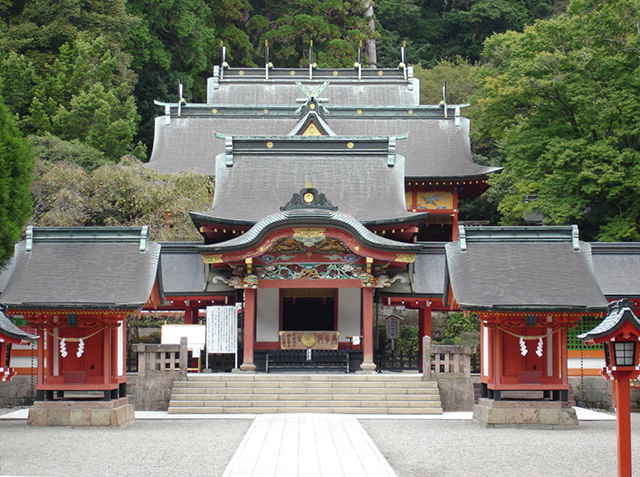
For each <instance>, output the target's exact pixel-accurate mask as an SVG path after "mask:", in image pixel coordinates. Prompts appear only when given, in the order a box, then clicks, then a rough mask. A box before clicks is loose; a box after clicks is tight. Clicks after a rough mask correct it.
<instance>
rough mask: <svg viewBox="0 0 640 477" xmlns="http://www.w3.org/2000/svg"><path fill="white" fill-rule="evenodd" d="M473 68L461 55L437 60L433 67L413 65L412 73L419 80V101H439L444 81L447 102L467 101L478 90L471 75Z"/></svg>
mask: <svg viewBox="0 0 640 477" xmlns="http://www.w3.org/2000/svg"><path fill="white" fill-rule="evenodd" d="M474 68H475V67H474V66H473V65H472V64H471V63H469V62H468V61H466V60H464V59H463V58H461V57H457V58H455V60H454V61H449V60H442V61H439V62H438V63H437V64H436V66H434V67H433V68H422V67H421V66H420V65H418V66H414V69H413V75H414V76H415V77H416V78H418V79H419V80H420V103H421V104H438V103H440V101H442V87H443V86H444V83H445V81H446V82H447V102H448V103H449V104H465V103H468V102H469V101H470V100H471V97H472V96H473V95H474V94H475V93H476V92H477V90H478V84H477V83H476V81H475V79H474V78H473V76H472V75H471V72H472V71H473V69H474Z"/></svg>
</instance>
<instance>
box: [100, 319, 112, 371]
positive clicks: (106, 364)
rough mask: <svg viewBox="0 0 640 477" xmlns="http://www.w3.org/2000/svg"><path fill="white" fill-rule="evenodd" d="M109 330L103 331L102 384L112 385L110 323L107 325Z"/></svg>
mask: <svg viewBox="0 0 640 477" xmlns="http://www.w3.org/2000/svg"><path fill="white" fill-rule="evenodd" d="M106 325H107V328H105V329H104V330H102V382H103V384H110V383H111V370H110V369H109V368H110V367H111V357H110V356H109V354H110V353H109V352H110V351H111V328H109V322H107V323H106Z"/></svg>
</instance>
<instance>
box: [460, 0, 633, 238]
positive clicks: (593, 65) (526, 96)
mask: <svg viewBox="0 0 640 477" xmlns="http://www.w3.org/2000/svg"><path fill="white" fill-rule="evenodd" d="M638 17H640V6H638V4H637V2H634V1H631V0H618V1H608V2H594V1H588V0H576V1H574V2H573V3H572V4H571V5H570V7H569V10H568V14H567V15H562V16H559V17H558V18H556V19H554V20H550V21H544V22H538V23H536V24H535V25H534V26H532V27H529V28H527V29H526V30H525V31H524V33H515V32H508V33H505V34H501V35H496V36H494V37H492V38H491V39H490V40H488V41H487V43H486V45H485V55H486V56H487V59H488V61H489V64H488V65H486V66H485V67H483V68H481V69H479V70H478V71H477V80H478V81H479V82H480V84H481V87H482V91H481V93H479V94H478V96H477V98H476V99H475V103H476V104H477V107H476V108H475V112H474V114H473V117H474V119H475V120H476V126H477V127H478V133H477V134H478V137H480V138H482V139H484V140H491V141H493V142H494V144H495V145H496V146H497V147H498V149H499V151H500V153H501V154H502V156H503V158H504V159H503V160H504V164H505V166H506V168H505V172H504V173H503V174H501V175H499V176H495V177H493V178H492V180H491V183H492V184H493V185H494V186H497V187H499V188H501V189H502V191H503V192H504V196H503V197H502V199H501V201H500V205H499V210H500V212H501V213H502V215H503V223H504V224H519V223H521V222H522V217H523V214H525V213H540V214H543V215H544V216H545V223H547V224H559V225H560V224H571V223H577V224H578V225H579V226H580V230H581V238H583V239H585V240H607V241H622V240H634V241H635V240H640V226H639V225H638V224H639V223H640V200H638V188H637V184H638V181H639V180H640V120H639V119H638V114H637V112H638V110H640V95H639V93H640V57H639V52H640V36H639V35H638V31H637V25H636V24H637V19H638ZM527 196H529V197H531V196H533V198H535V200H526V199H527Z"/></svg>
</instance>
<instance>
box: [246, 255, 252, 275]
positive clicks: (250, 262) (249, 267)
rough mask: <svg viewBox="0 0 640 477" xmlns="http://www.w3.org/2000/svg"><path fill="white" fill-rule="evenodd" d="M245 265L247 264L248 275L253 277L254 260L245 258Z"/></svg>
mask: <svg viewBox="0 0 640 477" xmlns="http://www.w3.org/2000/svg"><path fill="white" fill-rule="evenodd" d="M244 263H246V264H247V275H251V274H252V273H253V271H252V269H251V265H253V258H245V259H244Z"/></svg>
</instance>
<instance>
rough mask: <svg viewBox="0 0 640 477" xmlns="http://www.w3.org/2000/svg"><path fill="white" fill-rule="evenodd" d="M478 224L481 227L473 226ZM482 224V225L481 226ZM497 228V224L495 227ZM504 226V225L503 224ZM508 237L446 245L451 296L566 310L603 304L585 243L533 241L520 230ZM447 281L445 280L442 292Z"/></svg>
mask: <svg viewBox="0 0 640 477" xmlns="http://www.w3.org/2000/svg"><path fill="white" fill-rule="evenodd" d="M478 229H479V230H482V229H483V228H478ZM484 229H488V228H484ZM496 229H497V228H496ZM506 229H508V228H507V227H505V228H503V230H506ZM523 230H524V228H518V232H519V233H520V236H519V237H518V238H516V239H515V240H514V241H509V240H508V239H505V237H504V236H503V237H500V238H499V241H497V242H496V241H493V242H492V241H491V240H490V239H486V240H482V241H479V242H473V241H471V240H470V237H467V241H468V243H467V245H468V246H467V250H466V251H463V250H461V243H460V242H452V243H448V244H447V245H446V258H447V270H446V271H447V278H446V280H449V281H450V283H451V286H452V288H453V294H454V296H455V299H456V301H457V302H458V304H459V305H460V307H461V308H462V309H468V310H523V311H535V310H539V311H544V310H554V311H570V310H590V311H602V310H605V309H606V306H607V301H606V299H605V298H604V296H603V295H602V292H601V291H600V287H599V285H598V282H597V281H596V277H595V274H594V271H593V264H592V262H591V247H590V245H589V244H588V243H585V242H579V250H578V251H576V250H575V249H574V246H573V245H572V241H571V239H570V238H569V240H568V241H564V240H562V241H553V240H547V241H544V242H541V241H538V240H537V237H535V233H538V232H539V231H540V230H541V228H540V227H538V228H532V229H531V230H532V234H534V235H533V236H532V238H531V240H526V238H525V237H524V236H523V235H522V232H523ZM447 288H448V284H447V281H445V290H444V292H445V294H446V293H447Z"/></svg>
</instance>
